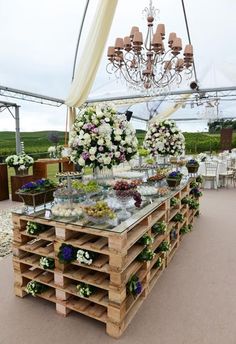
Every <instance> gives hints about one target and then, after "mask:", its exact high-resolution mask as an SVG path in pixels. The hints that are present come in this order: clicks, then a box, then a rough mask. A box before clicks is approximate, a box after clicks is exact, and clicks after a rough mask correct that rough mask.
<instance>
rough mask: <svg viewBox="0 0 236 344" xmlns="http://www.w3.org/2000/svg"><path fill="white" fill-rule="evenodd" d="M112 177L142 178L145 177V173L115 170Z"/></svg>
mask: <svg viewBox="0 0 236 344" xmlns="http://www.w3.org/2000/svg"><path fill="white" fill-rule="evenodd" d="M114 177H116V178H124V179H142V178H144V177H145V173H143V172H136V171H125V172H116V173H115V174H114Z"/></svg>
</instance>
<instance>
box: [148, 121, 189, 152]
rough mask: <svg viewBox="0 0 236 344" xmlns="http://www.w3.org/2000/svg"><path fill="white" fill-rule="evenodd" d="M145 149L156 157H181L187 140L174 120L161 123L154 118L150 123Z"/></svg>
mask: <svg viewBox="0 0 236 344" xmlns="http://www.w3.org/2000/svg"><path fill="white" fill-rule="evenodd" d="M144 147H145V148H147V149H148V150H149V151H150V154H151V155H152V156H154V157H156V156H157V155H158V154H159V155H162V156H167V155H171V156H177V155H181V154H182V153H183V151H184V148H185V138H184V136H183V134H182V133H181V131H180V130H179V129H178V127H177V126H176V124H175V122H174V121H172V120H164V121H160V120H159V118H158V117H157V116H156V117H153V119H152V120H151V121H150V122H149V128H148V131H147V133H146V136H145V139H144Z"/></svg>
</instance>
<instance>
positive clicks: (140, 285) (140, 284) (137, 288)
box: [135, 281, 142, 295]
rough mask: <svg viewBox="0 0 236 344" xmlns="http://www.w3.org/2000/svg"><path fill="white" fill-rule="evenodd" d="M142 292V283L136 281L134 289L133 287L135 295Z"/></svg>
mask: <svg viewBox="0 0 236 344" xmlns="http://www.w3.org/2000/svg"><path fill="white" fill-rule="evenodd" d="M141 291H142V283H141V282H140V281H137V283H136V287H135V293H136V294H137V295H138V294H140V293H141Z"/></svg>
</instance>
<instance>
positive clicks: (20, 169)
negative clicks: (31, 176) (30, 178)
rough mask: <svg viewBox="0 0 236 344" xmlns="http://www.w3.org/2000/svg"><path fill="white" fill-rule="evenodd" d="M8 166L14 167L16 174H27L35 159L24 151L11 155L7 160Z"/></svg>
mask: <svg viewBox="0 0 236 344" xmlns="http://www.w3.org/2000/svg"><path fill="white" fill-rule="evenodd" d="M5 162H6V164H7V166H9V167H14V169H15V173H16V175H27V174H28V170H29V167H30V166H32V165H33V163H34V159H33V158H31V157H30V156H29V155H27V154H25V153H24V152H23V153H22V154H19V155H9V156H8V157H7V158H6V160H5Z"/></svg>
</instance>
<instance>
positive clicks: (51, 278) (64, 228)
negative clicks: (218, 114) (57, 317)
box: [13, 184, 196, 338]
mask: <svg viewBox="0 0 236 344" xmlns="http://www.w3.org/2000/svg"><path fill="white" fill-rule="evenodd" d="M189 192H190V189H189V184H186V185H185V186H184V187H182V188H179V189H178V190H176V191H175V192H172V194H171V196H169V197H166V200H165V201H162V202H161V203H160V204H158V203H157V204H156V205H155V204H154V205H148V206H147V207H145V208H144V209H142V210H140V213H139V214H140V216H138V217H134V218H131V219H129V221H128V223H129V226H127V227H125V229H124V230H123V231H122V230H120V229H122V225H119V226H118V227H117V228H115V229H113V230H112V231H108V230H97V229H94V228H90V227H85V226H79V225H75V224H66V223H61V222H57V221H52V220H47V219H44V218H39V217H37V216H31V215H27V216H26V215H19V214H13V226H14V243H13V255H14V257H13V268H14V276H15V281H14V287H15V294H16V295H17V296H20V297H24V296H25V295H26V292H25V287H26V284H27V283H28V282H29V281H31V280H35V281H38V282H41V283H43V284H44V285H46V286H48V289H47V291H45V292H43V293H42V294H40V295H38V296H39V297H41V298H44V299H46V300H48V301H51V302H53V303H55V304H56V311H57V312H58V313H59V314H61V315H63V316H67V315H68V314H69V313H70V312H72V311H75V312H78V313H81V314H84V315H87V316H89V317H92V318H94V319H96V320H99V321H101V322H103V323H105V324H106V331H107V333H108V334H109V335H110V336H112V337H115V338H118V337H120V336H121V335H122V333H123V332H124V331H125V329H126V328H127V326H128V324H129V323H130V322H131V320H132V318H133V317H134V315H135V314H136V312H137V311H138V309H139V308H140V306H141V304H142V303H143V301H144V300H145V298H146V296H147V295H148V294H149V293H150V292H151V291H152V288H153V286H154V285H155V283H156V282H157V280H158V279H159V277H160V276H161V274H162V272H163V271H164V270H165V268H166V267H167V265H168V264H169V263H170V261H171V260H172V258H173V257H174V254H175V252H176V250H177V248H178V247H179V244H180V240H181V236H180V234H179V231H180V228H181V226H183V225H184V224H190V223H192V222H193V219H194V215H195V213H196V211H191V210H190V209H189V208H188V206H185V205H181V203H180V204H178V205H177V206H174V207H171V206H170V198H172V197H176V198H178V199H179V200H180V201H181V200H182V199H183V198H184V197H186V196H188V195H189ZM177 212H180V213H181V214H183V216H184V222H183V223H175V222H173V221H172V219H173V216H174V215H175V214H176V213H177ZM27 221H33V222H36V223H40V224H44V225H45V226H46V230H45V231H44V232H42V233H40V234H39V235H30V234H28V233H27V231H26V224H27ZM157 221H165V222H166V223H167V226H168V229H167V231H166V233H165V234H163V235H156V234H154V233H152V231H151V228H152V226H153V224H154V223H156V222H157ZM116 229H117V231H116ZM119 230H120V232H119ZM173 233H174V235H173ZM144 234H148V235H150V236H152V237H153V239H154V242H153V243H152V244H151V245H149V248H150V249H152V250H153V251H157V250H158V247H159V245H160V244H161V243H162V242H163V241H167V242H168V243H170V244H171V248H170V250H169V251H168V252H158V253H157V254H156V255H155V256H154V258H153V260H152V261H147V262H140V261H138V260H137V256H138V255H139V254H140V253H141V252H142V250H143V249H144V246H143V245H141V244H140V243H139V242H138V241H139V239H140V238H141V237H142V236H143V235H144ZM62 243H65V244H70V245H72V246H73V247H75V248H76V249H83V250H88V251H93V252H96V253H97V254H98V256H97V258H96V259H94V261H93V262H92V264H91V265H85V264H81V263H79V262H77V261H73V262H71V263H69V264H62V263H60V262H59V259H58V252H59V248H60V246H61V244H62ZM41 256H44V257H52V258H54V259H55V265H56V268H55V270H49V269H46V270H45V269H42V267H41V266H40V264H39V261H40V257H41ZM159 258H161V259H162V261H161V265H160V266H158V267H157V266H156V262H157V260H158V259H159ZM133 275H136V276H138V277H139V280H140V281H141V283H142V287H143V288H142V292H141V293H140V294H139V295H138V296H137V297H135V298H134V297H133V296H131V295H129V293H128V292H127V283H128V281H129V279H130V277H131V276H133ZM81 282H83V283H87V284H90V285H93V286H94V287H96V292H95V293H94V294H93V295H91V296H90V297H89V298H82V297H80V295H79V294H78V292H77V289H76V286H77V285H78V284H79V283H81Z"/></svg>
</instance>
